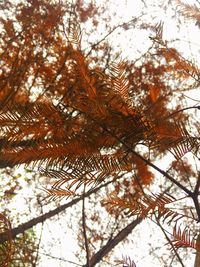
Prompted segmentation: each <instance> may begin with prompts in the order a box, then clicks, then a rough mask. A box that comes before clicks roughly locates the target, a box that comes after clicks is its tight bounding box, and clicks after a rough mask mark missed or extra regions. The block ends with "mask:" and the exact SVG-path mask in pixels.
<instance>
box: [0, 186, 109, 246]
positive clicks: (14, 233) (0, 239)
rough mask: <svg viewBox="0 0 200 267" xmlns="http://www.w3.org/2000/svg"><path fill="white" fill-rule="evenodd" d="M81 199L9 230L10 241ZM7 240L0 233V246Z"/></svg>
mask: <svg viewBox="0 0 200 267" xmlns="http://www.w3.org/2000/svg"><path fill="white" fill-rule="evenodd" d="M109 183H112V181H108V182H107V183H104V184H101V185H100V186H98V187H96V188H94V189H92V190H90V191H88V192H87V193H85V196H84V197H89V196H90V195H91V194H94V193H96V192H97V191H98V190H100V189H101V188H103V187H105V186H107V185H108V184H109ZM82 199H83V196H80V197H78V198H75V199H73V200H72V201H70V202H68V203H66V204H64V205H61V206H60V207H58V208H56V209H54V210H51V211H49V212H47V213H44V214H42V215H41V216H38V217H37V218H34V219H32V220H30V221H28V222H25V223H22V224H20V225H18V226H17V227H15V228H13V229H12V230H11V234H12V239H14V238H15V237H16V236H17V235H18V234H22V233H24V232H25V231H26V230H28V229H30V228H32V227H33V226H35V225H37V224H38V223H43V222H44V221H45V220H47V219H49V218H51V217H53V216H55V215H57V214H59V213H60V212H62V211H64V210H66V209H67V208H69V207H72V206H73V205H75V204H76V203H77V202H79V201H80V200H82ZM7 239H8V237H7V235H5V233H0V244H2V243H3V242H5V241H6V240H7Z"/></svg>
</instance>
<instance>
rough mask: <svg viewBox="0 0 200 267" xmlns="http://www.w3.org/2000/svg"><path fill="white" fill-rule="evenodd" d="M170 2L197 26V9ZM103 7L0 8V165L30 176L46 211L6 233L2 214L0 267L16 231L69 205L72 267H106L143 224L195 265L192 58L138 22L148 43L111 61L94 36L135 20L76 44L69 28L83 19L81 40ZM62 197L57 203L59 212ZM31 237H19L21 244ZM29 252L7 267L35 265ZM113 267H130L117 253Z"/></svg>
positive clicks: (77, 31) (77, 27)
mask: <svg viewBox="0 0 200 267" xmlns="http://www.w3.org/2000/svg"><path fill="white" fill-rule="evenodd" d="M177 5H178V7H179V9H180V15H182V16H183V17H185V18H186V19H192V20H193V21H194V22H193V23H194V24H195V23H196V26H195V27H197V28H198V27H199V22H200V19H199V14H200V13H199V8H198V7H197V6H190V5H186V4H183V3H179V4H177ZM103 11H104V9H103V6H102V7H101V8H100V7H97V6H95V4H94V3H93V2H92V1H91V2H89V3H88V5H85V4H84V1H78V0H77V1H75V3H71V1H47V0H40V1H38V0H27V1H19V2H13V1H9V0H5V1H4V3H3V4H2V3H1V19H0V28H1V33H0V35H1V40H0V66H1V70H0V148H1V150H0V168H1V169H2V171H7V172H8V170H12V169H13V168H15V167H18V166H20V165H22V164H24V166H25V168H27V169H32V170H33V171H35V172H37V174H38V171H39V173H40V174H39V176H38V177H39V178H38V180H37V187H40V181H41V180H42V179H43V180H45V188H44V192H43V193H42V194H43V197H46V198H47V199H46V200H45V201H47V202H53V203H55V204H56V205H58V207H57V206H56V207H55V209H54V210H53V209H52V210H51V211H48V212H46V213H43V214H40V215H38V216H37V217H36V218H32V219H30V220H29V221H27V222H25V223H22V222H19V225H16V227H13V226H12V223H10V221H12V219H11V218H9V219H10V221H9V220H8V216H7V214H6V212H5V211H2V213H1V214H0V221H1V231H0V241H1V242H0V243H1V254H0V259H1V262H2V266H10V265H9V264H15V262H14V261H15V256H13V255H15V252H16V251H20V249H21V250H22V249H23V248H21V245H19V244H20V241H19V242H15V241H16V237H17V235H19V234H22V233H24V232H25V231H27V230H28V229H30V228H32V227H33V226H34V225H37V224H38V223H43V222H44V221H45V220H47V219H49V218H53V217H54V216H55V215H57V214H59V213H60V212H63V211H64V210H66V209H67V208H69V207H72V209H74V219H77V218H79V219H78V220H79V225H78V226H77V229H76V230H77V240H78V244H79V246H80V250H79V252H78V255H77V259H79V264H77V266H87V267H92V266H96V265H97V264H105V266H111V265H112V263H111V262H110V259H111V256H110V252H111V250H113V249H114V248H115V247H117V245H118V244H119V243H120V242H122V241H125V240H126V238H127V236H128V235H129V234H131V233H132V231H133V229H135V227H136V226H138V225H139V224H140V223H141V222H143V221H144V220H147V219H148V220H150V221H152V222H154V223H155V224H156V225H157V227H158V228H159V229H161V231H162V232H163V234H164V236H165V238H166V239H167V242H168V245H169V247H170V249H171V250H170V251H168V253H169V255H170V253H171V254H172V253H173V255H175V257H176V261H177V262H179V265H180V266H186V265H185V264H187V263H185V262H187V259H185V258H184V257H182V254H181V253H179V251H178V250H177V249H178V248H180V247H184V248H187V247H189V248H192V249H195V250H196V263H195V267H197V266H198V264H199V259H198V257H199V243H198V242H199V241H198V240H197V238H196V237H197V236H198V238H199V229H198V225H196V223H199V221H200V206H199V201H198V196H199V187H200V174H199V170H198V164H199V157H200V155H199V143H200V139H199V133H200V128H199V123H198V116H199V109H200V105H199V100H194V102H195V104H193V105H188V102H187V98H186V97H185V94H186V93H187V92H190V91H192V90H198V89H199V77H200V73H199V67H198V62H193V61H192V60H190V59H186V58H185V57H184V56H183V55H182V53H181V52H179V51H178V50H177V49H176V48H174V47H173V46H171V45H169V44H168V42H167V41H166V40H164V39H163V24H162V23H159V24H156V25H154V26H153V28H152V26H151V25H150V26H149V27H148V25H146V24H145V23H141V24H140V25H141V27H143V28H145V27H146V28H147V29H148V30H151V31H152V34H151V36H150V40H151V46H150V48H149V49H148V51H147V52H146V53H145V54H142V55H141V57H140V58H139V59H137V60H132V59H129V58H126V59H124V60H123V59H122V58H121V57H120V56H119V55H118V53H117V52H115V51H114V49H113V48H112V45H110V44H109V43H107V42H106V38H107V37H108V36H109V34H111V33H112V32H113V31H114V30H116V29H117V28H122V29H123V31H126V30H128V29H129V27H134V25H136V24H137V23H138V20H139V18H132V19H131V20H130V21H128V22H124V23H122V24H119V25H117V26H115V27H114V28H113V29H109V26H108V25H107V26H106V27H107V29H108V30H109V31H108V34H105V36H104V37H103V38H102V39H101V40H100V41H97V42H96V43H93V44H90V43H89V46H88V47H89V48H85V39H84V38H85V37H84V32H82V29H81V27H82V25H84V24H85V23H87V22H88V20H91V23H92V30H91V31H88V32H86V33H85V34H86V35H87V34H91V32H92V31H94V29H97V28H98V27H99V23H98V17H101V16H103V13H102V12H103ZM122 49H123V47H122ZM166 158H167V159H169V160H168V163H166V161H164V160H166ZM15 179H16V180H18V179H23V178H22V177H15ZM16 183H17V182H16ZM42 186H43V183H41V187H42ZM16 187H17V184H16V185H15V186H13V187H12V186H10V188H9V190H10V191H9V190H7V193H6V191H4V193H5V195H6V194H12V193H13V192H14V191H15V189H16ZM12 190H13V191H12ZM63 199H64V200H65V199H68V203H64V204H60V205H59V204H58V203H59V202H61V201H62V200H63ZM77 203H79V204H77ZM80 203H81V205H80ZM76 204H77V207H75V205H76ZM41 205H43V204H41ZM72 214H73V212H72ZM102 214H103V215H102ZM101 218H103V221H102V220H101ZM72 220H73V218H72ZM80 220H81V224H80ZM190 226H192V228H191V227H190ZM69 227H70V226H69ZM169 232H170V233H171V236H170V235H169ZM195 234H196V236H195ZM34 235H35V234H34V233H32V232H26V238H25V239H26V240H28V241H27V242H30V243H31V242H32V243H31V244H33V243H34V238H35V236H34ZM21 243H24V244H25V243H26V242H25V241H23V240H22V241H21ZM127 246H128V245H127ZM27 247H28V246H27ZM15 248H17V249H15ZM35 250H37V248H35ZM38 250H39V248H38ZM29 253H30V254H28V255H29V256H30V257H28V256H27V257H28V259H29V260H28V261H27V262H25V263H24V264H27V265H19V266H36V262H37V259H38V255H36V254H34V253H35V251H32V252H29ZM149 253H150V252H149ZM152 254H153V253H152ZM31 255H36V256H34V257H35V258H34V259H36V260H35V263H34V264H35V265H34V264H33V263H31V261H32V262H33V259H32V258H31ZM120 256H121V255H120ZM168 257H169V256H168ZM171 258H172V262H173V256H172V255H171ZM68 260H69V263H70V259H68ZM103 260H107V261H108V263H106V262H104V263H103ZM163 261H164V260H163ZM184 261H185V262H184ZM80 262H81V263H80ZM82 262H83V263H82ZM71 263H72V262H71ZM117 263H118V264H119V266H120V265H122V264H127V266H135V263H134V261H133V260H132V259H131V258H130V257H129V255H125V256H124V258H123V259H119V260H118V261H117ZM19 264H21V263H19ZM28 264H33V265H28ZM72 264H73V263H72ZM106 264H107V265H106ZM109 264H110V265H109ZM163 264H165V262H164V263H163ZM11 266H15V265H11ZM100 266H104V265H100ZM163 266H164V265H163ZM169 266H172V263H171V265H170V264H169Z"/></svg>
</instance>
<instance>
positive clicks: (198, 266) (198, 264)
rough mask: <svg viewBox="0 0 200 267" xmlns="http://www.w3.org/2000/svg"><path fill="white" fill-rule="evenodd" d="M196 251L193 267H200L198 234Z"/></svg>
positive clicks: (199, 239)
mask: <svg viewBox="0 0 200 267" xmlns="http://www.w3.org/2000/svg"><path fill="white" fill-rule="evenodd" d="M197 249H198V250H197V252H196V257H195V263H194V267H200V233H199V234H198V237H197Z"/></svg>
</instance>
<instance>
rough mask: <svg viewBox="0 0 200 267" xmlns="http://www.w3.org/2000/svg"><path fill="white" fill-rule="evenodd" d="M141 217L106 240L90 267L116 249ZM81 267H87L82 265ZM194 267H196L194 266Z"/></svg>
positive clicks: (140, 220)
mask: <svg viewBox="0 0 200 267" xmlns="http://www.w3.org/2000/svg"><path fill="white" fill-rule="evenodd" d="M142 220H143V218H142V217H139V218H137V219H136V220H134V221H132V222H131V223H130V224H128V225H127V226H126V227H125V228H124V229H122V230H121V231H120V232H119V233H118V234H117V235H116V236H115V237H114V238H112V239H110V240H108V242H107V244H106V245H105V246H103V247H102V248H101V249H100V250H99V251H98V252H97V253H95V254H94V255H93V256H92V257H91V259H90V267H94V266H95V265H96V264H97V263H99V262H100V261H101V260H102V258H103V257H104V256H106V255H107V254H108V253H109V252H110V251H111V250H112V249H113V248H114V247H116V246H117V245H118V244H119V243H120V242H121V241H122V240H124V239H125V238H126V237H127V236H128V235H129V234H130V233H131V232H132V231H133V229H134V228H135V227H136V226H137V225H138V224H139V223H141V222H142ZM83 267H88V266H87V265H84V266H83ZM195 267H196V266H195Z"/></svg>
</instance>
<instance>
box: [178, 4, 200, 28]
mask: <svg viewBox="0 0 200 267" xmlns="http://www.w3.org/2000/svg"><path fill="white" fill-rule="evenodd" d="M177 2H178V4H179V6H180V13H181V14H182V15H183V16H185V17H186V18H191V19H194V20H197V22H198V23H200V9H199V8H198V7H197V6H196V5H195V4H192V5H191V4H187V3H183V2H181V1H180V0H179V1H177Z"/></svg>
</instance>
